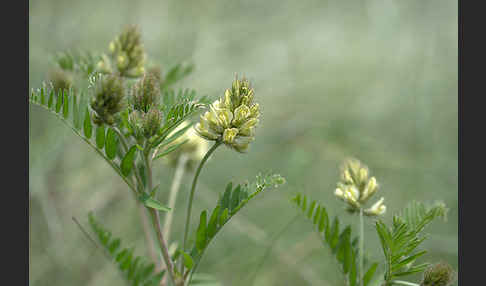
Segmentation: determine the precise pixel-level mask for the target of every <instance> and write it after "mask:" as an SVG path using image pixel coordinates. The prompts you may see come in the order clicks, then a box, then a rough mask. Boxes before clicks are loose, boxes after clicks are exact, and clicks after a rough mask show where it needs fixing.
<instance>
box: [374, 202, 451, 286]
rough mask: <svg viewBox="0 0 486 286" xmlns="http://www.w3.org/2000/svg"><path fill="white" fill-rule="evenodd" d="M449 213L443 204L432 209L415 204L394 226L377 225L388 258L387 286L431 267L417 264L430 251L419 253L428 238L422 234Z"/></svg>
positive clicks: (405, 211) (411, 204)
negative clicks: (432, 223) (436, 219)
mask: <svg viewBox="0 0 486 286" xmlns="http://www.w3.org/2000/svg"><path fill="white" fill-rule="evenodd" d="M446 211H447V209H446V207H445V205H444V204H443V203H441V202H438V203H435V204H433V205H431V206H426V205H424V204H423V203H420V202H411V203H410V204H409V205H408V206H407V207H406V208H405V209H404V210H403V211H402V212H401V213H400V214H397V215H395V216H393V224H392V226H391V227H388V226H387V225H385V224H384V223H383V222H382V221H381V220H379V221H377V222H376V231H377V233H378V236H379V238H380V242H381V246H382V248H383V253H384V255H385V275H384V280H385V285H391V283H392V280H393V279H395V278H397V277H402V276H406V275H410V274H414V273H420V272H423V271H424V270H425V269H426V268H427V267H428V266H429V264H428V263H422V264H418V265H414V262H415V261H416V260H417V258H419V257H421V256H422V255H424V254H425V253H426V252H427V251H426V250H422V251H417V247H418V246H419V245H420V244H421V243H422V242H423V241H424V240H425V239H426V238H427V236H426V235H424V234H422V231H423V230H424V228H425V227H426V226H427V225H428V224H429V223H431V222H432V221H433V220H434V219H435V218H438V217H441V218H445V217H446Z"/></svg>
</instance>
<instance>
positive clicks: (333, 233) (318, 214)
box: [291, 193, 378, 286]
mask: <svg viewBox="0 0 486 286" xmlns="http://www.w3.org/2000/svg"><path fill="white" fill-rule="evenodd" d="M291 201H292V202H293V203H294V204H295V205H296V206H297V207H298V208H299V209H300V210H301V211H302V212H303V213H304V214H305V215H306V217H307V218H308V219H309V220H311V222H312V224H313V225H314V226H315V228H316V230H317V232H318V234H319V236H320V237H321V238H322V243H323V244H324V245H327V246H328V247H330V249H331V252H332V254H333V255H334V256H335V257H336V259H337V261H338V262H339V264H340V265H341V270H342V272H343V273H344V275H346V280H347V282H348V285H350V286H355V285H358V282H359V279H358V278H359V277H358V251H359V249H358V246H357V244H358V240H359V238H358V237H355V238H353V239H352V234H351V226H350V225H348V226H346V227H344V229H343V230H342V231H341V232H340V231H339V229H340V222H339V219H338V218H337V216H335V217H334V219H333V220H332V223H331V219H330V217H329V215H328V213H327V210H326V208H325V207H324V206H323V205H321V204H319V203H318V202H317V201H315V200H313V201H310V199H308V198H307V196H306V195H303V194H300V193H298V194H297V195H295V196H294V197H293V198H292V200H291ZM365 265H369V267H368V270H367V271H366V272H365V274H364V275H363V279H362V280H363V285H364V286H367V285H369V284H370V281H371V279H372V278H373V275H374V274H375V272H376V269H377V267H378V263H371V262H368V261H367V260H365Z"/></svg>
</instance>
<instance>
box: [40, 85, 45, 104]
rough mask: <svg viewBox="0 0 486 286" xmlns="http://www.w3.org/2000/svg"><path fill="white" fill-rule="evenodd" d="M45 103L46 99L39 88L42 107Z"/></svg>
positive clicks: (42, 89)
mask: <svg viewBox="0 0 486 286" xmlns="http://www.w3.org/2000/svg"><path fill="white" fill-rule="evenodd" d="M45 102H46V98H45V96H44V88H41V94H40V103H41V104H42V105H44V104H45Z"/></svg>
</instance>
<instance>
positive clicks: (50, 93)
mask: <svg viewBox="0 0 486 286" xmlns="http://www.w3.org/2000/svg"><path fill="white" fill-rule="evenodd" d="M53 102H54V90H51V92H49V100H48V101H47V108H49V109H51V108H52V103H53Z"/></svg>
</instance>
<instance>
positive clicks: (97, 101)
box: [90, 75, 125, 125]
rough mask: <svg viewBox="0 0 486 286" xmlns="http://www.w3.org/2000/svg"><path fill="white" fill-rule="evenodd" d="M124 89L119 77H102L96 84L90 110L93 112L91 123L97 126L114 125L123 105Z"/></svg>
mask: <svg viewBox="0 0 486 286" xmlns="http://www.w3.org/2000/svg"><path fill="white" fill-rule="evenodd" d="M124 97H125V89H124V86H123V81H122V79H121V78H120V77H117V76H114V75H108V76H104V77H103V78H102V79H101V80H99V81H98V82H97V84H96V87H95V90H94V97H93V99H92V101H91V104H90V105H91V108H92V109H93V110H94V111H95V114H94V118H93V121H94V123H95V124H97V125H102V124H108V125H112V124H114V123H115V116H116V114H117V113H118V112H120V111H121V110H122V109H123V108H124V106H125V104H124V101H123V99H124Z"/></svg>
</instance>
